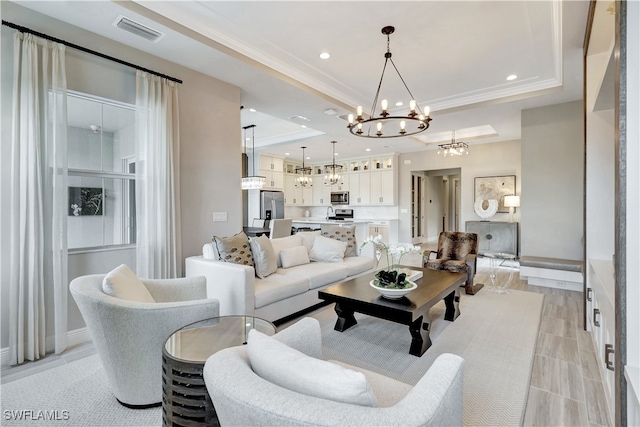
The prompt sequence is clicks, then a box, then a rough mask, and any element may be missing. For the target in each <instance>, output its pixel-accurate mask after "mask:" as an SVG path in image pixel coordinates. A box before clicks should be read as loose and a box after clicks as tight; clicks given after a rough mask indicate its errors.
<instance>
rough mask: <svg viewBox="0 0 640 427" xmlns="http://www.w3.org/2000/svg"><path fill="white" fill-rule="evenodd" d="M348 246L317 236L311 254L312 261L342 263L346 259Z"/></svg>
mask: <svg viewBox="0 0 640 427" xmlns="http://www.w3.org/2000/svg"><path fill="white" fill-rule="evenodd" d="M346 249H347V244H346V243H345V242H342V241H340V240H336V239H330V238H328V237H324V236H317V237H316V239H315V240H314V242H313V247H312V248H311V252H310V253H309V259H311V261H318V262H340V261H342V259H343V258H344V251H345V250H346Z"/></svg>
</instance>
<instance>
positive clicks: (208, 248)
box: [202, 243, 218, 259]
mask: <svg viewBox="0 0 640 427" xmlns="http://www.w3.org/2000/svg"><path fill="white" fill-rule="evenodd" d="M202 258H204V259H218V257H217V256H216V251H215V250H214V249H213V243H205V244H204V245H203V246H202Z"/></svg>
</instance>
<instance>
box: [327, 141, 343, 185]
mask: <svg viewBox="0 0 640 427" xmlns="http://www.w3.org/2000/svg"><path fill="white" fill-rule="evenodd" d="M336 143H337V141H331V144H332V145H333V157H332V159H333V161H332V163H331V164H330V165H324V173H325V175H324V183H325V184H328V185H334V184H337V183H338V182H340V180H341V179H342V177H341V176H340V172H342V165H336Z"/></svg>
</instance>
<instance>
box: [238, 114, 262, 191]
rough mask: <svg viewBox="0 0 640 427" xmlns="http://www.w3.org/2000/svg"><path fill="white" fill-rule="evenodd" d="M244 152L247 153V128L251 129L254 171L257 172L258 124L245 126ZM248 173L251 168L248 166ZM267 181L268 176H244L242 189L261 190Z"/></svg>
mask: <svg viewBox="0 0 640 427" xmlns="http://www.w3.org/2000/svg"><path fill="white" fill-rule="evenodd" d="M242 129H244V141H245V143H244V154H245V155H246V154H247V129H251V133H252V134H251V165H252V170H253V173H255V169H256V164H255V156H256V150H255V147H256V131H255V129H256V125H249V126H244V127H243V128H242ZM247 173H249V168H247ZM266 181H267V177H266V176H257V175H249V176H243V177H242V189H243V190H259V189H261V188H262V187H263V186H264V183H265V182H266Z"/></svg>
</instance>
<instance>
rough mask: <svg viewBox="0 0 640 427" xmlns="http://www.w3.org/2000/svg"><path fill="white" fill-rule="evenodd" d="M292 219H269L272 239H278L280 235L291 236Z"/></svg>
mask: <svg viewBox="0 0 640 427" xmlns="http://www.w3.org/2000/svg"><path fill="white" fill-rule="evenodd" d="M292 222H293V220H291V219H272V220H271V221H269V229H270V230H271V231H270V233H269V238H270V239H277V238H278V237H287V236H291V224H292Z"/></svg>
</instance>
